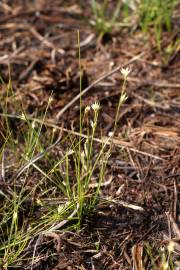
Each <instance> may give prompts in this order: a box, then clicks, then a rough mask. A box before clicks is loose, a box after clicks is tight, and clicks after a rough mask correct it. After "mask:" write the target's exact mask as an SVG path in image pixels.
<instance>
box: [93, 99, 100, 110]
mask: <svg viewBox="0 0 180 270" xmlns="http://www.w3.org/2000/svg"><path fill="white" fill-rule="evenodd" d="M91 108H92V109H93V111H94V112H97V111H98V110H99V109H100V105H99V102H97V101H95V102H94V103H93V104H92V105H91Z"/></svg>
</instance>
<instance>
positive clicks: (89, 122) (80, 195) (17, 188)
mask: <svg viewBox="0 0 180 270" xmlns="http://www.w3.org/2000/svg"><path fill="white" fill-rule="evenodd" d="M78 41H79V44H80V38H79V36H78ZM79 69H80V92H81V90H82V77H81V61H80V50H79ZM121 72H122V74H123V76H124V83H123V88H122V91H121V94H120V98H119V102H118V107H117V112H116V116H115V123H114V128H113V132H112V133H113V136H114V134H115V132H116V129H117V125H118V115H119V111H120V107H121V106H122V104H123V103H124V102H125V100H126V98H127V96H126V94H125V88H126V81H127V77H128V74H129V72H130V70H129V69H128V68H127V69H122V70H121ZM5 99H6V101H5V103H3V102H2V103H1V107H3V106H4V104H5V109H4V110H2V113H1V114H0V116H1V118H4V119H5V122H6V125H7V129H8V132H7V133H6V134H4V135H3V136H4V139H3V144H2V146H1V149H0V158H1V164H3V163H4V159H3V155H4V151H6V150H7V149H8V151H9V152H11V153H12V155H10V157H9V158H8V159H7V160H6V161H5V164H3V166H4V169H3V170H4V171H5V174H4V175H3V177H4V179H3V181H5V179H6V172H7V170H8V168H11V165H8V164H10V163H11V162H12V163H13V164H15V165H13V166H12V168H13V169H15V168H16V174H14V177H12V178H11V180H12V182H11V185H10V187H11V188H10V189H9V191H8V192H7V190H6V189H5V190H2V191H1V192H0V196H1V197H2V198H3V200H1V202H0V209H1V214H0V229H1V230H0V259H1V267H2V268H3V269H8V268H9V267H10V266H15V265H16V266H18V265H19V266H20V265H21V264H22V262H25V261H26V260H28V259H27V258H26V256H25V253H24V251H25V249H26V247H27V245H28V243H29V242H30V241H31V242H33V241H34V240H35V239H38V238H39V236H40V235H43V234H48V233H52V232H57V231H59V230H63V229H65V228H69V229H72V228H74V229H75V228H79V227H80V225H81V222H82V219H83V217H84V215H88V213H89V212H90V211H92V210H94V207H95V205H96V204H97V203H98V200H99V195H100V190H101V184H102V183H103V181H104V178H105V174H106V165H107V161H108V159H109V157H110V154H111V150H112V145H113V136H109V137H107V138H106V139H105V140H101V144H100V145H99V146H98V145H97V142H95V135H96V132H97V128H98V119H99V114H100V109H101V108H100V104H99V103H98V102H95V103H94V104H91V105H90V106H87V107H86V108H85V110H84V112H83V109H82V100H81V98H80V130H79V133H74V135H73V133H69V134H68V135H67V136H65V138H62V139H61V140H58V141H57V143H56V144H54V147H55V146H60V145H62V151H60V153H59V156H56V157H55V156H54V157H52V154H50V149H51V148H50V147H49V146H48V147H46V146H45V142H46V144H48V142H47V139H46V140H45V139H44V137H46V135H45V133H46V130H47V129H48V128H47V123H46V117H47V115H48V107H49V105H50V103H51V102H52V97H50V99H49V101H48V104H47V107H46V109H45V112H44V115H43V116H42V119H38V118H36V117H32V116H30V115H28V114H27V113H26V112H25V110H24V109H23V106H22V108H21V113H20V108H18V114H10V113H9V111H8V110H9V109H8V102H9V95H7V96H6V97H5ZM11 101H12V100H11ZM13 101H14V102H16V100H15V98H14V99H13ZM11 104H12V102H11ZM10 118H11V119H13V120H14V121H18V122H19V125H20V127H21V128H20V129H19V130H18V132H17V134H16V138H15V137H14V135H13V132H12V130H11V126H10V125H9V119H10ZM48 126H49V128H52V133H53V132H54V128H55V125H53V124H52V125H51V124H48ZM43 127H46V128H45V129H43ZM84 132H85V134H84ZM48 134H49V133H48ZM52 138H54V135H52V136H50V139H49V143H51V141H52ZM14 140H16V143H14ZM12 156H13V160H12V161H11V159H12ZM8 166H9V167H8ZM18 167H19V168H18ZM37 177H38V181H37V180H36V178H37ZM93 178H94V179H97V180H96V182H95V183H94V182H93ZM29 179H34V181H35V183H34V184H33V186H32V187H31V188H30V186H29V184H28V182H29ZM32 198H34V199H32ZM29 201H31V202H32V203H31V205H30V208H29V210H28V216H26V214H25V212H26V210H25V208H26V205H27V202H29ZM37 208H38V216H39V218H38V219H36V218H33V216H34V215H35V213H36V212H37V210H36V209H37ZM36 241H38V240H36ZM29 259H31V260H32V267H33V264H34V262H35V259H36V249H34V251H33V254H32V253H30V254H29Z"/></svg>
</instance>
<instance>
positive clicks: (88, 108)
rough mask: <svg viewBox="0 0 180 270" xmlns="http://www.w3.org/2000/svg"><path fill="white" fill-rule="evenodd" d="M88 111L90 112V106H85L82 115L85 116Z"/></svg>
mask: <svg viewBox="0 0 180 270" xmlns="http://www.w3.org/2000/svg"><path fill="white" fill-rule="evenodd" d="M90 110H91V107H90V106H86V108H85V111H84V113H85V114H86V113H88V112H89V111H90Z"/></svg>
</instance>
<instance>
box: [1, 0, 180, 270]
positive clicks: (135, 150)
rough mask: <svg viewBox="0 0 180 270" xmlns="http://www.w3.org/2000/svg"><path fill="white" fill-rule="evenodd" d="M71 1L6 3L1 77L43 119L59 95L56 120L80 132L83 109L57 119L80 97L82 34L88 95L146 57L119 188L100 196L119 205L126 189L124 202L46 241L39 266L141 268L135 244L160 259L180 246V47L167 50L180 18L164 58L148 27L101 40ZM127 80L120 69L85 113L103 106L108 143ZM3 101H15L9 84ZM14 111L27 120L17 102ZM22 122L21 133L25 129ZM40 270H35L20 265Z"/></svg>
mask: <svg viewBox="0 0 180 270" xmlns="http://www.w3.org/2000/svg"><path fill="white" fill-rule="evenodd" d="M62 2H63V1H58V0H54V1H52V0H51V1H49V0H37V1H33V0H31V1H22V0H13V1H2V2H1V3H0V73H1V76H2V78H3V79H4V81H5V82H8V81H9V73H10V76H11V80H12V85H13V89H14V92H15V98H16V100H17V101H18V102H20V103H22V104H23V107H24V110H25V111H26V112H27V113H28V114H31V116H37V115H42V113H43V112H44V110H45V108H46V106H47V101H48V98H49V96H50V95H51V94H52V93H53V94H52V96H53V102H52V103H51V105H50V108H49V110H48V115H47V119H48V120H47V121H49V122H51V123H54V124H56V125H58V126H59V127H61V126H63V127H64V128H67V129H72V128H74V130H76V131H78V130H79V127H78V123H79V102H75V103H74V104H73V105H72V106H71V107H70V108H69V109H67V110H66V111H65V112H64V113H63V114H62V115H60V117H59V118H57V115H58V113H59V112H60V111H61V109H63V108H64V106H65V105H66V104H68V102H70V101H71V100H72V99H73V98H74V97H75V96H76V95H78V93H79V66H78V46H77V30H79V31H80V38H81V42H82V46H81V63H82V66H83V70H84V72H83V80H82V85H83V89H85V88H86V87H88V86H89V85H91V83H92V82H93V81H95V80H96V79H98V78H100V77H101V76H102V75H103V74H106V73H108V72H109V71H111V70H113V69H114V68H115V67H116V66H118V65H124V64H126V63H127V62H128V61H129V60H131V59H132V58H133V57H134V56H136V55H139V54H140V53H141V52H143V53H144V54H143V55H142V57H141V58H140V59H139V60H136V61H134V62H133V63H132V64H131V65H130V66H131V69H132V71H131V73H130V76H129V79H128V85H127V94H128V99H127V101H126V102H125V104H124V105H123V106H122V108H121V113H120V115H119V124H118V129H117V133H116V138H115V146H114V148H113V153H112V155H111V157H110V160H109V162H108V166H107V174H106V179H105V181H108V180H109V179H112V181H111V182H109V185H107V186H105V187H103V188H102V190H101V194H100V202H101V200H102V202H104V200H105V198H106V197H107V196H108V197H111V198H112V200H113V199H115V198H116V197H117V194H118V190H119V188H120V187H121V188H122V190H121V192H120V197H119V199H118V200H117V201H115V202H112V203H106V204H105V203H100V204H99V205H98V206H97V207H96V209H94V211H93V212H92V213H90V214H89V215H87V216H85V217H84V220H83V222H82V225H81V229H80V230H78V231H67V232H59V234H54V235H49V236H44V237H43V239H42V244H41V245H39V247H38V249H37V252H39V254H40V255H41V256H42V259H40V260H39V261H38V262H36V263H35V264H34V266H33V269H36V270H40V269H52V270H59V269H69V270H70V269H81V270H83V269H101V270H102V269H108V270H111V269H132V267H133V260H132V247H133V246H134V250H135V252H136V253H138V252H141V247H143V246H145V245H146V243H148V244H149V245H150V246H151V247H152V248H153V252H154V253H155V256H156V258H157V261H158V256H157V254H158V253H156V250H157V248H158V247H162V246H166V245H167V244H168V241H169V239H172V238H175V239H176V241H177V243H178V241H179V238H180V234H179V230H177V228H178V225H180V212H179V210H180V208H179V206H180V205H179V201H178V196H179V194H178V191H179V187H180V99H179V91H180V76H179V75H180V62H179V61H178V60H179V54H178V48H177V50H175V51H174V52H173V53H172V54H171V55H167V50H166V49H167V47H168V46H169V45H172V44H175V41H176V40H177V38H178V34H179V33H178V31H179V27H178V26H179V25H178V21H177V20H174V22H173V31H172V32H171V33H166V32H164V33H163V35H162V41H161V52H160V51H159V50H158V49H157V47H156V42H155V40H154V38H153V36H151V37H149V38H148V39H147V38H146V37H145V35H144V34H142V32H141V31H140V29H138V27H127V28H122V29H120V31H112V33H111V34H110V35H108V36H105V37H104V38H103V40H101V41H99V40H98V35H97V33H96V31H95V29H93V28H92V27H91V26H90V25H89V23H88V20H89V18H90V16H92V14H91V11H90V8H86V7H84V8H83V7H80V5H78V1H64V2H65V3H64V4H62ZM87 4H89V3H88V1H87ZM84 5H85V4H84ZM85 6H86V5H85ZM134 20H135V19H134ZM135 22H136V21H135ZM135 22H134V23H133V24H135ZM9 70H10V71H9ZM122 82H123V77H122V75H121V73H120V72H116V73H114V74H112V76H109V77H107V78H105V79H104V80H102V81H101V82H100V83H99V84H97V85H95V86H94V87H92V88H91V89H90V90H89V91H87V93H86V94H85V95H84V96H83V106H86V105H90V104H92V102H94V101H95V100H98V101H99V102H100V104H101V118H100V120H99V126H100V128H101V133H102V134H103V136H107V135H108V133H109V131H110V130H111V129H112V126H113V123H114V122H113V121H114V118H115V112H116V107H117V103H118V97H119V89H120V87H121V85H122ZM0 95H2V97H3V96H4V95H5V90H4V89H3V86H2V87H1V94H0ZM9 110H10V111H9V113H12V114H16V113H18V112H17V111H15V109H14V107H13V106H11V104H9ZM1 125H2V119H1ZM12 125H14V126H13V128H14V132H16V129H17V127H18V125H19V122H18V121H17V123H16V122H15V123H12ZM1 128H2V130H3V126H2V127H1ZM99 134H100V133H99ZM99 134H97V137H99ZM9 174H12V172H9ZM30 182H32V179H31V180H30ZM31 184H32V183H31ZM136 206H138V207H142V210H141V209H140V208H136ZM175 227H176V229H175ZM97 243H98V245H99V247H98V248H99V251H98V252H97ZM34 244H35V243H33V245H34ZM32 249H33V247H32ZM178 252H179V251H178ZM178 252H177V254H176V259H177V256H179V253H178ZM52 254H54V255H53V256H52ZM136 255H137V254H136ZM28 256H29V254H28ZM138 256H140V255H137V257H138ZM135 257H136V256H135V255H134V258H135ZM145 260H146V259H145ZM30 268H31V265H30V264H27V263H25V264H24V265H21V266H20V267H17V269H30ZM137 269H140V268H137ZM147 269H148V268H147ZM159 269H160V268H159ZM177 269H179V268H177Z"/></svg>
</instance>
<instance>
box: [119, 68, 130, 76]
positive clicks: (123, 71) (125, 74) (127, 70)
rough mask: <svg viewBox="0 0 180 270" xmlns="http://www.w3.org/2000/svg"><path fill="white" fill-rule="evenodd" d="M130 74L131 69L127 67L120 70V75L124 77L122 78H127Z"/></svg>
mask: <svg viewBox="0 0 180 270" xmlns="http://www.w3.org/2000/svg"><path fill="white" fill-rule="evenodd" d="M130 72H131V69H130V68H129V67H127V68H121V74H122V75H123V76H124V78H127V77H128V75H129V73H130Z"/></svg>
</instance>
